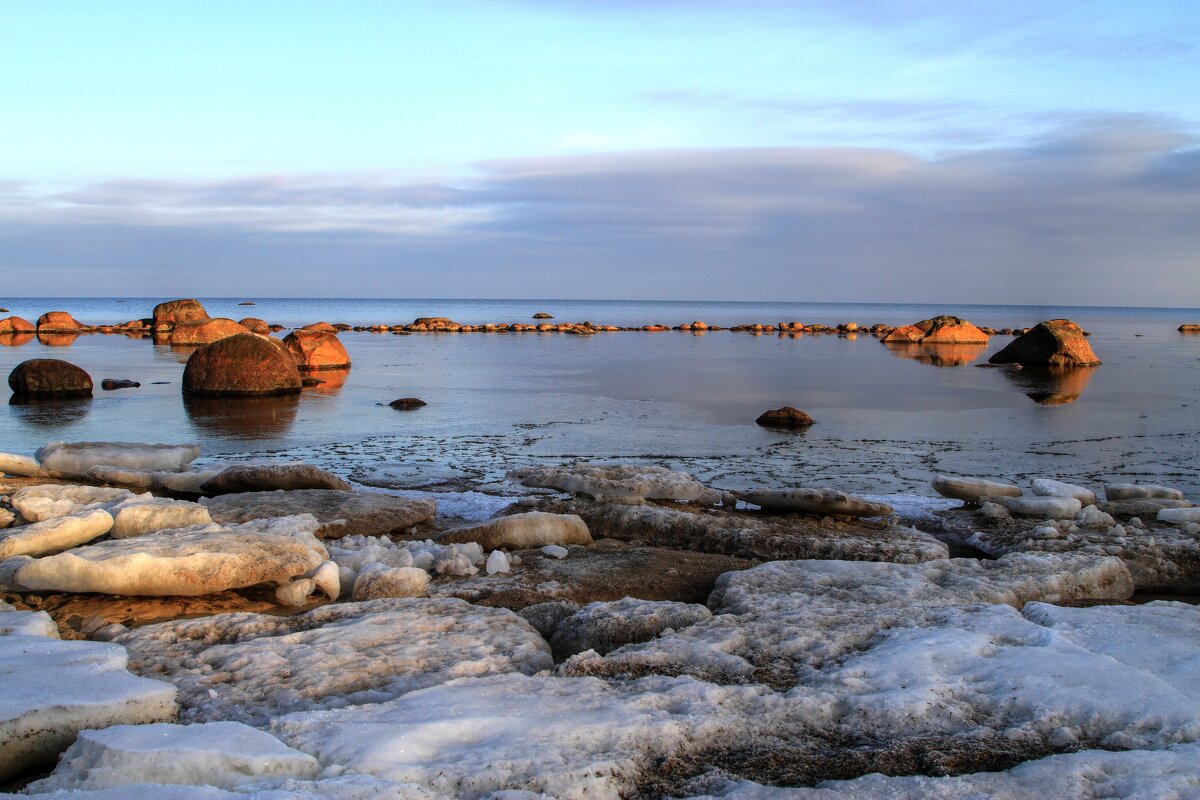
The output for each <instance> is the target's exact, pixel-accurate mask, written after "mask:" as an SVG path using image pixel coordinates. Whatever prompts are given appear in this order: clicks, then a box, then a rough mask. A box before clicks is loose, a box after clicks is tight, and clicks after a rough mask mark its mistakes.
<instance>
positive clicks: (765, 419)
mask: <svg viewBox="0 0 1200 800" xmlns="http://www.w3.org/2000/svg"><path fill="white" fill-rule="evenodd" d="M754 421H755V422H756V423H757V424H759V425H762V426H763V427H764V428H791V429H795V428H807V427H808V426H809V425H812V424H813V422H814V420H813V418H812V417H810V416H809V415H808V414H806V413H805V412H803V411H801V410H800V409H798V408H792V407H791V406H784V407H783V408H776V409H773V410H771V411H764V412H763V413H762V414H760V415H759V417H758V419H756V420H754Z"/></svg>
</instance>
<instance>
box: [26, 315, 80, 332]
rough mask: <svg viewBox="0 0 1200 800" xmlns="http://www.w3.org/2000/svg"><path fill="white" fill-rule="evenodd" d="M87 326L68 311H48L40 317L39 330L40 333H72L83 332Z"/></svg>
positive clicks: (38, 321)
mask: <svg viewBox="0 0 1200 800" xmlns="http://www.w3.org/2000/svg"><path fill="white" fill-rule="evenodd" d="M86 327H87V326H86V325H84V324H83V323H82V322H80V321H79V320H77V319H75V318H74V317H72V316H71V315H70V314H69V313H67V312H66V311H47V312H46V313H45V314H42V315H41V316H40V317H38V320H37V330H38V332H39V333H41V332H43V331H44V332H46V333H57V332H62V333H70V332H74V331H81V330H83V329H84V328H86Z"/></svg>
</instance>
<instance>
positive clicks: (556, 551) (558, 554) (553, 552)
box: [542, 544, 571, 558]
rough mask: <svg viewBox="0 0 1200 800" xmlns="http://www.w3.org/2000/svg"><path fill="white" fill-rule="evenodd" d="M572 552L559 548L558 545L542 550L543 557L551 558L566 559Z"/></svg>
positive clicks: (551, 545) (547, 546)
mask: <svg viewBox="0 0 1200 800" xmlns="http://www.w3.org/2000/svg"><path fill="white" fill-rule="evenodd" d="M570 552H571V551H570V550H568V549H567V548H565V547H559V546H558V545H556V544H548V545H546V546H545V547H543V548H542V555H544V556H547V557H549V558H566V557H567V554H568V553H570Z"/></svg>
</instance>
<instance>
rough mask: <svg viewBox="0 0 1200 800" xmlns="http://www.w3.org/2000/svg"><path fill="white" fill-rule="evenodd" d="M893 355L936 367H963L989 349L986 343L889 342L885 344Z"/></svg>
mask: <svg viewBox="0 0 1200 800" xmlns="http://www.w3.org/2000/svg"><path fill="white" fill-rule="evenodd" d="M884 347H886V348H887V349H888V350H889V351H890V352H891V353H892V355H895V356H898V357H900V358H911V359H914V360H916V361H920V362H921V363H922V364H932V365H933V366H935V367H961V366H962V365H964V364H970V363H971V362H972V361H974V360H975V359H977V358H979V356H980V355H982V354H983V351H984V350H986V349H987V345H986V344H917V343H915V342H913V343H910V342H888V343H886V344H885V345H884Z"/></svg>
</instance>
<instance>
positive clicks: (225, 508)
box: [202, 489, 437, 539]
mask: <svg viewBox="0 0 1200 800" xmlns="http://www.w3.org/2000/svg"><path fill="white" fill-rule="evenodd" d="M202 502H203V503H204V504H205V505H206V506H208V509H209V511H210V512H211V513H212V515H213V519H214V520H216V521H217V522H249V521H250V520H252V519H262V518H264V517H279V516H286V515H288V514H312V515H313V516H314V517H316V518H317V519H319V520H320V521H321V528H320V530H318V531H317V536H319V537H320V538H322V539H339V538H341V537H343V536H346V535H347V534H353V535H357V536H380V535H387V534H394V533H401V532H403V531H406V530H407V529H409V528H411V527H412V526H414V525H419V524H421V523H423V522H429V521H430V520H432V519H433V518H434V516H435V514H436V513H437V503H436V502H435V501H434V500H433V498H430V497H395V496H393V495H388V494H379V493H374V492H347V491H338V490H334V489H293V490H290V491H284V490H279V491H273V492H238V493H234V494H225V495H221V496H219V497H212V498H206V499H204V500H203V501H202Z"/></svg>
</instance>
